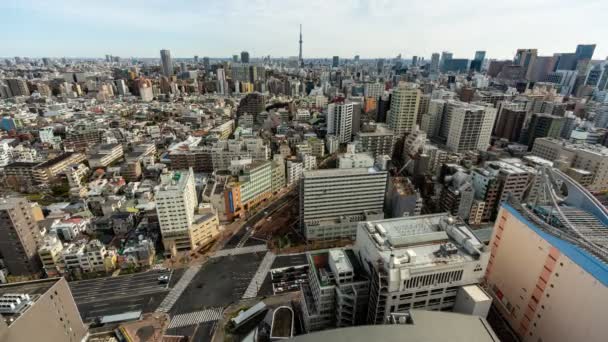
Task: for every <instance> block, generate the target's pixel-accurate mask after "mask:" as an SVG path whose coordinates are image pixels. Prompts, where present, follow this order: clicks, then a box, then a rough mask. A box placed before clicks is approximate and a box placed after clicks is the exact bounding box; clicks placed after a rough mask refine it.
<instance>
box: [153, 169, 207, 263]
mask: <svg viewBox="0 0 608 342" xmlns="http://www.w3.org/2000/svg"><path fill="white" fill-rule="evenodd" d="M155 198H156V213H157V215H158V222H159V224H160V232H161V234H162V237H163V244H164V245H165V250H166V251H172V250H175V251H182V250H189V249H191V248H192V241H191V231H190V230H191V227H192V223H193V222H194V209H195V208H196V207H197V205H198V198H197V195H196V186H195V181H194V172H193V171H192V168H190V170H188V171H172V172H166V173H163V174H162V175H161V180H160V187H159V189H158V191H157V192H156V197H155Z"/></svg>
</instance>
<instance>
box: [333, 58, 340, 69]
mask: <svg viewBox="0 0 608 342" xmlns="http://www.w3.org/2000/svg"><path fill="white" fill-rule="evenodd" d="M331 66H332V67H334V68H337V67H338V66H340V57H339V56H334V57H333V59H332V62H331Z"/></svg>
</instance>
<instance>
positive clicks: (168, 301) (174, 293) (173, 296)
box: [156, 264, 203, 313]
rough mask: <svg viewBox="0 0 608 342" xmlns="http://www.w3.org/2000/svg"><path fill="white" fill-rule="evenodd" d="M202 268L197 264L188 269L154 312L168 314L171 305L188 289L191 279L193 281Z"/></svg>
mask: <svg viewBox="0 0 608 342" xmlns="http://www.w3.org/2000/svg"><path fill="white" fill-rule="evenodd" d="M202 266H203V265H201V264H199V265H193V266H190V267H188V269H187V270H186V272H184V274H183V275H182V277H181V278H180V279H179V281H178V282H177V284H175V286H174V287H173V288H172V289H171V291H169V294H167V296H166V297H165V299H163V301H162V303H160V305H159V306H158V308H157V309H156V312H165V313H166V312H169V310H171V308H172V307H173V305H175V302H176V301H177V299H178V298H179V297H180V296H181V295H182V293H183V292H184V290H185V289H186V287H188V285H189V284H190V282H191V281H192V279H194V276H195V275H196V274H197V273H198V271H199V270H200V269H201V267H202Z"/></svg>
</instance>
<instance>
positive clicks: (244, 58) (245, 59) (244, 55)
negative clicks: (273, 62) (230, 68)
mask: <svg viewBox="0 0 608 342" xmlns="http://www.w3.org/2000/svg"><path fill="white" fill-rule="evenodd" d="M241 63H249V52H247V51H243V52H241Z"/></svg>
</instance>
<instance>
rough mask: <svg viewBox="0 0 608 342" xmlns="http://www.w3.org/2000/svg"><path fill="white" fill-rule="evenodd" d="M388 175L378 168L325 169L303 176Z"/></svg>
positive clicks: (305, 172) (304, 173)
mask: <svg viewBox="0 0 608 342" xmlns="http://www.w3.org/2000/svg"><path fill="white" fill-rule="evenodd" d="M374 173H378V174H381V173H383V174H386V173H387V172H386V171H379V170H377V169H376V168H373V167H370V168H353V169H323V170H310V171H304V172H303V174H302V177H303V178H323V177H340V176H342V177H348V176H359V175H367V174H374Z"/></svg>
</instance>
